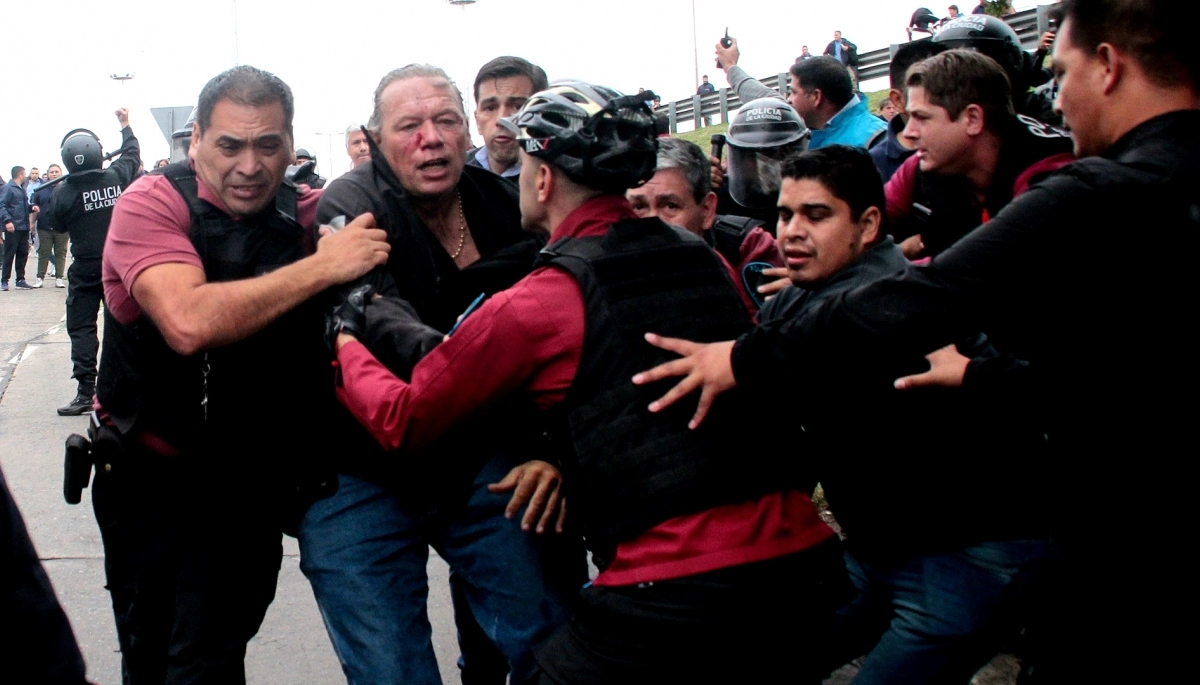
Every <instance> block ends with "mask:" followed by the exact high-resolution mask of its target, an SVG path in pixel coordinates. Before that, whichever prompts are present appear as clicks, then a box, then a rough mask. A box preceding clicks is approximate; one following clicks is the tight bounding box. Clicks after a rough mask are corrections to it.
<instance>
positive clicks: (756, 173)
mask: <svg viewBox="0 0 1200 685" xmlns="http://www.w3.org/2000/svg"><path fill="white" fill-rule="evenodd" d="M809 135H810V134H809V130H808V126H805V124H804V120H803V119H801V118H800V115H799V114H797V113H796V110H794V109H792V107H791V105H789V104H787V103H786V102H781V101H779V100H776V99H774V98H760V99H758V100H752V101H750V102H747V103H746V104H744V105H742V108H741V109H739V110H738V113H737V115H735V116H734V118H733V121H732V122H730V124H729V132H728V134H727V135H726V138H725V141H726V143H727V144H728V145H729V162H728V167H727V171H726V173H727V174H728V175H729V194H730V195H731V196H732V197H733V199H734V201H735V202H737V203H738V204H739V205H741V206H743V207H747V208H749V209H752V210H760V211H762V210H765V211H768V212H773V211H774V210H775V204H776V201H777V200H778V198H779V184H780V173H779V168H780V164H781V163H782V162H783V160H784V159H785V158H786V157H788V156H789V155H793V154H796V153H797V152H803V151H804V150H807V149H808V140H809Z"/></svg>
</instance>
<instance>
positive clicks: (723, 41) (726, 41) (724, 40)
mask: <svg viewBox="0 0 1200 685" xmlns="http://www.w3.org/2000/svg"><path fill="white" fill-rule="evenodd" d="M731 45H733V39H732V38H730V37H729V27H728V26H726V27H725V37H724V38H722V39H721V47H723V48H727V47H729V46H731ZM717 68H718V69H724V68H725V67H724V66H722V64H721V60H717Z"/></svg>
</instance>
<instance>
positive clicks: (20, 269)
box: [0, 230, 29, 283]
mask: <svg viewBox="0 0 1200 685" xmlns="http://www.w3.org/2000/svg"><path fill="white" fill-rule="evenodd" d="M28 259H29V231H28V230H24V231H13V232H12V233H8V232H5V233H4V271H3V275H0V281H4V282H5V283H8V278H9V276H11V275H12V272H13V262H14V261H15V262H16V266H17V280H18V281H23V280H25V262H26V261H27V260H28Z"/></svg>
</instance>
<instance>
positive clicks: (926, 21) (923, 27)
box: [908, 7, 941, 33]
mask: <svg viewBox="0 0 1200 685" xmlns="http://www.w3.org/2000/svg"><path fill="white" fill-rule="evenodd" d="M939 21H941V20H940V19H938V18H937V15H936V14H934V13H933V12H932V11H931V10H930V9H929V8H928V7H918V8H917V10H916V11H915V12H913V13H912V18H911V19H909V20H908V26H909V28H911V29H913V30H916V31H925V32H927V33H932V32H933V25H934V24H936V23H938V22H939Z"/></svg>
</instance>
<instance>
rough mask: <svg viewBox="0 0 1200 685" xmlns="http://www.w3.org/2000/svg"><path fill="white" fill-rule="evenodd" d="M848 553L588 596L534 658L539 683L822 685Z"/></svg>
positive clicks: (822, 549)
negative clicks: (831, 626) (830, 634)
mask: <svg viewBox="0 0 1200 685" xmlns="http://www.w3.org/2000/svg"><path fill="white" fill-rule="evenodd" d="M853 594H854V593H853V588H852V587H851V586H850V582H849V580H848V579H847V578H846V568H845V565H844V562H843V557H842V549H841V545H840V543H839V542H838V541H837V540H829V541H826V542H824V543H821V544H820V545H817V546H816V547H814V548H812V549H807V550H804V551H802V552H798V553H796V554H791V555H788V556H786V557H780V558H778V559H771V560H768V561H760V562H757V563H753V564H744V565H741V566H734V567H731V568H725V569H720V570H717V571H712V572H709V573H702V574H698V575H694V576H688V577H684V578H676V579H673V580H664V581H657V582H653V583H641V584H638V585H626V586H619V587H597V586H591V587H588V588H585V589H584V590H582V591H581V592H580V593H579V601H578V603H577V604H576V607H575V614H574V615H573V616H572V617H571V622H570V623H569V624H568V625H567V626H564V627H563V628H561V629H560V630H559V631H558V632H556V633H555V634H554V635H552V636H551V637H550V639H549V640H547V641H546V642H545V643H543V644H542V645H540V646H539V647H538V648H537V649H536V650H535V651H534V653H535V655H536V657H537V662H538V666H539V672H538V674H537V678H536V679H535V680H534V682H536V683H539V684H550V683H557V684H559V685H591V684H595V685H601V684H607V683H647V684H649V683H796V684H798V685H805V684H814V685H815V684H817V683H820V682H821V678H822V675H823V672H822V669H821V665H822V663H823V659H822V657H823V655H824V654H825V653H826V652H827V651H828V644H827V639H826V636H827V635H828V632H829V624H830V622H831V621H832V620H833V616H834V612H835V611H836V610H837V608H838V606H840V605H841V604H842V603H844V602H845V601H846V600H848V599H850V598H851V597H852V596H853Z"/></svg>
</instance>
